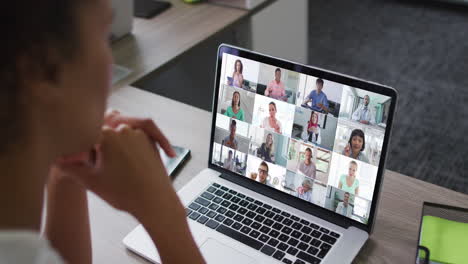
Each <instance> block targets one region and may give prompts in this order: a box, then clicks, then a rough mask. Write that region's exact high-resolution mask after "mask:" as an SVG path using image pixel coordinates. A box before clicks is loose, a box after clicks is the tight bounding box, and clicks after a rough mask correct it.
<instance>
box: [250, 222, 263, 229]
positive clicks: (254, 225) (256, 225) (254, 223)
mask: <svg viewBox="0 0 468 264" xmlns="http://www.w3.org/2000/svg"><path fill="white" fill-rule="evenodd" d="M261 226H262V225H261V224H259V223H257V222H253V223H252V225H251V226H250V227H252V229H255V230H258V229H259V228H260V227H261Z"/></svg>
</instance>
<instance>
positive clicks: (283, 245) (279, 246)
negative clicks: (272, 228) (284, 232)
mask: <svg viewBox="0 0 468 264" xmlns="http://www.w3.org/2000/svg"><path fill="white" fill-rule="evenodd" d="M288 247H289V246H288V245H287V244H285V243H283V242H281V243H279V245H278V246H277V247H276V248H277V249H279V250H282V251H286V249H288Z"/></svg>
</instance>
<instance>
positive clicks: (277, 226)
mask: <svg viewBox="0 0 468 264" xmlns="http://www.w3.org/2000/svg"><path fill="white" fill-rule="evenodd" d="M272 227H273V228H274V229H276V230H281V229H282V228H283V225H282V224H280V223H274V224H273V226H272Z"/></svg>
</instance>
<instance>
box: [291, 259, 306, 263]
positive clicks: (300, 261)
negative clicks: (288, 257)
mask: <svg viewBox="0 0 468 264" xmlns="http://www.w3.org/2000/svg"><path fill="white" fill-rule="evenodd" d="M294 264H306V263H305V262H304V261H302V260H300V259H296V261H294Z"/></svg>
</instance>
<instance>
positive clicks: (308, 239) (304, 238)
mask: <svg viewBox="0 0 468 264" xmlns="http://www.w3.org/2000/svg"><path fill="white" fill-rule="evenodd" d="M301 240H302V241H303V242H306V243H309V242H310V240H312V237H310V236H308V235H306V234H304V235H302V237H301Z"/></svg>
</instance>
